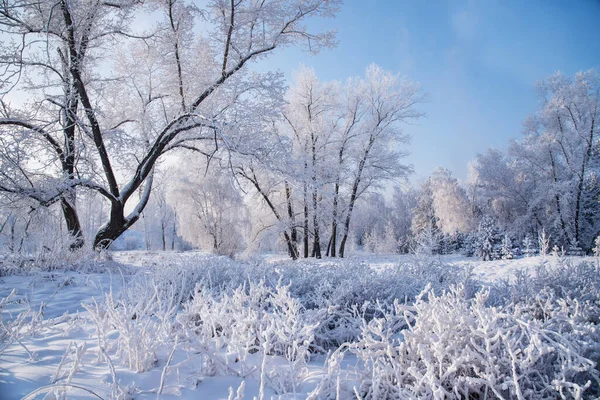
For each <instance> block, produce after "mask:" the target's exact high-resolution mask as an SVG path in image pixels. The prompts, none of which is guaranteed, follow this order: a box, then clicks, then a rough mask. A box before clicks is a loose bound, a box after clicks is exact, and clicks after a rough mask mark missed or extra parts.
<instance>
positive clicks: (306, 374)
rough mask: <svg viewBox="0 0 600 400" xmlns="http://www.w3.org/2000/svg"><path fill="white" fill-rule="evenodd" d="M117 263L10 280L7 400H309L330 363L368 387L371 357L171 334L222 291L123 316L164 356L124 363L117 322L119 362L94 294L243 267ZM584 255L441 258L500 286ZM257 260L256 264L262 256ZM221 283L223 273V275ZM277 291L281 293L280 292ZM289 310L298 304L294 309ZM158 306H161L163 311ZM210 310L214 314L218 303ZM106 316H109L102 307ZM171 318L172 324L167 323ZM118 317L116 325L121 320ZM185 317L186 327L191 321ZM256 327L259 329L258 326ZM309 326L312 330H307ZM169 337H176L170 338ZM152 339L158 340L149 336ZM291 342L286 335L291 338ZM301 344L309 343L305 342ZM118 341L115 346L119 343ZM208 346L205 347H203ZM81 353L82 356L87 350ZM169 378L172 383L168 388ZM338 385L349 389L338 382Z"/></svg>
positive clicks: (153, 255) (380, 259)
mask: <svg viewBox="0 0 600 400" xmlns="http://www.w3.org/2000/svg"><path fill="white" fill-rule="evenodd" d="M113 259H114V262H108V263H107V264H106V266H105V270H104V271H102V272H100V271H99V269H101V268H99V267H96V269H95V270H93V271H90V272H83V271H81V272H78V271H59V270H55V271H34V272H31V273H29V274H27V275H22V276H3V277H1V278H0V300H1V299H4V298H7V297H9V296H10V294H11V292H12V291H13V290H16V294H15V295H14V296H13V297H10V298H9V300H8V302H7V304H6V306H5V307H4V308H2V305H1V304H0V310H1V319H0V322H2V324H3V326H4V327H10V324H12V323H16V321H17V322H18V321H19V315H21V316H25V318H24V319H22V320H21V321H22V323H21V324H20V326H19V327H17V328H14V329H12V330H10V328H9V329H8V330H9V332H11V333H9V335H8V337H4V338H2V330H1V328H2V326H0V339H1V340H0V397H1V398H2V399H18V398H23V397H25V396H26V395H27V394H29V393H32V392H33V391H34V390H36V389H38V388H41V387H44V386H46V385H50V384H52V383H57V384H69V385H71V386H70V387H69V389H68V391H67V392H66V393H67V394H68V398H90V397H93V396H94V395H93V394H96V395H98V396H99V397H101V398H113V397H116V398H143V397H145V396H148V395H152V396H155V395H156V396H157V398H163V399H181V398H205V399H227V398H229V396H230V390H232V391H233V395H234V396H233V397H231V398H235V394H236V392H237V390H238V388H239V387H240V385H241V383H242V382H245V387H244V388H243V391H244V397H243V398H254V397H256V398H265V399H269V398H281V399H303V398H307V396H309V394H310V393H311V392H312V391H313V390H315V388H317V387H318V386H319V385H321V386H322V387H327V386H326V385H325V383H323V382H325V380H326V378H327V376H328V374H330V372H328V368H330V369H331V368H333V369H335V368H339V369H340V370H341V371H342V375H343V379H342V381H343V382H345V388H346V389H348V391H347V392H343V390H342V395H344V393H345V395H347V396H352V395H351V391H350V389H351V388H352V387H353V386H354V385H356V387H358V386H359V384H360V383H359V381H360V374H361V369H362V368H365V365H366V364H364V365H363V363H362V362H359V359H358V358H357V356H356V354H352V353H349V354H346V355H345V356H344V357H343V360H342V361H341V364H340V365H339V366H338V367H336V366H335V363H334V362H333V361H335V360H333V361H332V359H330V360H329V361H330V362H331V364H329V366H328V364H327V363H326V360H327V356H326V355H325V354H320V355H319V354H317V355H314V356H312V357H310V359H309V360H308V362H307V363H305V364H303V363H302V362H299V363H298V368H299V369H298V370H297V371H296V370H294V369H290V368H292V367H293V366H292V364H293V362H292V361H290V360H288V359H286V357H284V356H283V355H282V354H283V353H276V352H275V353H273V352H271V351H269V352H266V350H265V352H263V351H261V349H260V348H259V349H258V350H257V351H253V352H251V354H245V355H244V357H246V359H245V360H243V361H242V360H239V357H240V353H236V352H234V350H233V347H232V346H233V345H231V344H230V345H229V347H227V346H225V347H220V346H219V345H214V348H212V349H208V350H202V351H199V350H198V348H194V347H193V346H191V345H190V346H187V345H183V343H184V342H185V340H186V339H185V335H183V334H175V335H172V332H169V329H171V330H172V329H175V328H174V325H169V327H168V328H165V327H166V326H167V325H168V324H175V321H179V322H180V323H181V321H185V318H193V315H195V314H194V313H195V312H200V313H201V312H202V311H201V309H202V307H203V306H204V305H205V304H206V303H205V302H206V301H209V299H212V297H206V298H202V297H198V298H197V299H194V301H191V302H189V303H188V305H187V306H184V309H182V308H181V307H180V306H179V307H178V308H177V309H176V311H175V312H176V316H175V318H172V316H171V315H170V314H168V312H165V314H164V315H162V316H161V314H160V311H155V315H153V316H152V317H151V318H148V319H144V320H143V321H142V318H141V317H139V318H138V319H137V320H136V317H135V315H138V314H139V315H141V313H142V311H141V310H140V309H137V310H138V311H136V313H138V314H136V313H134V314H133V315H134V317H131V318H126V319H125V320H124V321H122V323H124V324H126V325H124V326H127V327H132V329H133V331H132V332H131V336H130V337H129V338H130V339H132V340H138V343H130V344H129V346H134V345H137V346H138V347H139V348H140V349H141V350H144V349H150V351H154V352H155V360H150V361H148V360H147V359H142V358H140V359H139V360H138V361H139V364H138V365H139V366H140V367H139V368H138V369H139V372H135V368H133V369H132V368H128V367H127V363H126V362H124V359H123V354H124V353H120V355H121V357H120V356H119V355H118V354H119V353H118V352H117V351H116V348H117V347H116V346H121V345H122V343H121V342H119V343H120V344H118V345H117V344H116V343H117V341H118V340H120V339H118V337H125V336H124V335H125V334H124V333H123V332H116V331H114V329H112V328H110V329H108V330H107V331H106V332H104V333H105V334H106V335H107V339H106V341H105V342H104V345H105V346H106V347H107V349H104V350H103V351H104V352H105V353H106V354H108V355H109V360H106V359H104V358H105V357H102V354H103V351H101V350H100V347H99V346H100V343H101V340H100V339H99V338H98V325H97V324H95V323H94V320H93V317H94V316H93V315H92V313H90V311H88V310H89V308H88V309H86V308H85V307H84V305H87V307H90V305H92V304H93V302H94V299H95V300H96V301H97V302H98V304H103V301H105V299H107V298H106V297H105V296H106V295H107V294H108V293H111V292H112V293H114V299H115V300H114V301H115V302H114V303H107V304H113V308H114V310H115V311H118V312H120V310H121V309H122V308H123V307H125V306H124V305H126V304H128V303H126V302H123V303H119V302H118V299H120V297H119V295H118V294H119V293H121V292H122V291H123V288H124V287H125V288H128V290H131V292H130V294H129V295H132V294H133V295H134V296H135V295H136V293H139V292H136V291H135V288H136V287H137V286H136V285H142V283H143V282H145V281H144V279H147V278H151V277H152V276H154V275H155V274H159V273H160V271H161V268H166V267H165V266H167V265H171V266H172V265H177V264H181V265H184V264H186V263H190V262H191V263H198V262H200V263H202V262H204V263H207V265H213V266H217V267H218V266H219V265H223V266H224V267H223V268H226V266H227V265H235V264H236V263H241V262H236V261H231V260H230V259H227V258H225V257H215V256H209V255H204V254H201V253H198V252H189V253H171V252H141V251H138V252H117V253H115V254H114V255H113ZM583 260H587V261H590V260H592V261H593V260H594V259H591V258H587V259H586V258H584V257H577V258H570V259H569V260H565V259H564V258H563V259H559V258H558V257H553V256H547V257H531V258H519V259H513V260H497V261H489V262H481V261H479V260H476V259H471V258H466V257H463V256H459V255H447V256H439V257H437V261H438V262H440V263H442V264H444V265H459V266H463V267H471V268H472V274H473V276H474V277H476V278H478V279H480V280H483V281H487V282H492V283H493V282H494V281H498V280H514V277H515V273H516V272H517V271H525V272H527V273H528V274H530V275H533V274H535V271H536V268H537V266H539V265H541V264H544V265H547V266H553V265H557V264H558V263H559V262H562V263H565V262H570V263H577V262H579V261H583ZM256 261H257V260H254V262H256ZM421 261H422V260H421ZM258 262H260V263H261V264H265V265H274V264H277V265H278V264H280V263H282V267H281V268H287V267H289V265H292V268H293V265H294V264H293V263H291V262H287V261H284V260H283V259H282V257H281V256H280V255H276V254H268V255H263V256H261V257H260V259H259V260H258ZM286 262H287V263H286ZM348 262H350V263H358V264H360V265H369V266H370V267H371V268H373V269H374V270H379V271H385V270H387V269H392V268H393V266H394V265H398V264H401V263H418V262H420V261H419V260H418V259H416V258H415V256H410V255H393V254H390V255H372V254H359V255H356V256H353V257H351V259H350V260H349V261H348ZM310 263H312V264H316V265H317V266H319V265H320V267H321V268H327V267H331V268H337V267H338V266H339V265H340V261H338V260H321V261H316V260H313V261H310ZM186 265H187V264H186ZM217 267H215V268H217ZM248 273H250V272H248ZM190 277H191V275H190V276H188V277H187V278H186V277H185V276H183V278H182V279H183V280H185V279H188V278H190ZM190 279H191V278H190ZM215 279H218V278H217V277H215ZM184 283H185V282H184ZM283 283H285V282H283ZM140 287H144V286H140ZM155 287H156V286H155ZM248 290H250V293H252V290H256V291H257V292H256V293H259V294H260V293H262V295H261V296H267V297H266V298H268V296H274V297H273V298H272V300H269V301H273V302H279V303H277V304H280V305H281V304H283V305H281V306H280V307H281V308H280V309H281V310H282V311H280V314H273V315H275V316H280V317H281V319H279V320H278V319H277V318H275V319H273V320H272V323H273V324H283V325H282V326H284V328H280V329H287V330H286V332H297V333H290V335H292V334H293V335H300V336H297V337H298V338H300V337H301V336H302V333H301V332H300V331H294V329H300V328H298V327H296V326H295V325H294V323H295V322H298V316H297V315H296V316H294V315H293V313H292V314H290V313H291V311H289V310H290V309H289V307H293V304H294V303H293V301H294V299H292V298H286V297H285V293H283V294H281V293H279V292H277V293H278V294H274V293H275V292H269V291H268V289H265V288H262V287H261V286H260V284H258V286H255V287H254V289H253V286H252V284H251V287H250V288H249V289H248ZM261 291H262V292H261ZM157 293H158V292H157ZM240 293H242V292H240ZM265 293H266V294H265ZM269 293H272V294H269ZM173 296H175V294H173ZM197 296H200V293H197ZM257 296H258V295H257ZM275 296H278V297H277V298H275ZM281 296H284V297H281ZM213 297H214V296H213ZM202 299H204V300H202ZM225 299H234V300H235V295H233V297H224V298H223V300H222V302H221V303H218V299H217V298H215V299H214V301H215V303H214V304H213V306H214V307H217V306H218V307H225V308H227V307H229V309H228V310H230V311H227V313H235V312H237V311H236V308H235V307H236V303H235V301H234V300H230V303H225ZM282 299H283V300H282ZM286 299H287V300H286ZM129 300H130V302H131V304H132V307H133V304H135V301H136V299H134V298H131V299H129ZM228 301H229V300H228ZM248 301H250V302H252V301H254V300H253V299H251V298H249V299H248ZM256 301H258V300H256ZM265 301H267V300H265ZM289 301H292V303H289ZM203 302H204V303H203ZM281 302H283V303H281ZM285 302H288V303H285ZM240 304H246V305H247V304H248V303H244V302H243V301H242V303H240ZM273 304H275V303H273ZM194 307H196V308H194ZM198 307H200V308H198ZM244 307H245V306H244ZM248 307H249V308H248V310H243V312H244V313H246V311H248V312H251V311H252V307H251V306H248ZM167 308H168V307H167ZM242 308H243V307H242ZM276 308H277V307H276ZM286 308H288V309H287V310H285V309H286ZM214 309H215V310H216V309H217V308H214ZM156 310H160V307H158V308H157V309H156ZM195 310H200V311H195ZM110 311H111V310H110V309H105V311H103V312H105V313H109V312H110ZM238 311H239V310H238ZM210 312H211V313H212V312H213V311H212V309H211V311H210ZM98 315H104V314H102V313H99V314H98ZM124 315H126V316H129V315H131V314H126V313H124ZM186 315H187V317H186ZM199 315H201V314H199ZM223 315H227V314H223ZM240 315H242V314H240ZM244 315H246V314H244ZM273 315H272V314H265V315H264V316H263V317H259V318H258V319H254V320H252V319H251V318H250V317H248V318H249V319H248V321H250V322H249V323H251V324H256V323H259V324H260V323H261V318H262V321H263V322H264V321H266V320H267V319H268V318H271V317H272V316H273ZM290 315H291V317H290ZM267 317H268V318H267ZM265 318H267V319H265ZM286 318H287V319H286ZM165 321H167V322H166V323H165ZM257 321H258V322H257ZM269 321H271V320H269ZM113 323H116V322H114V321H113ZM183 323H184V324H185V322H183ZM143 324H145V325H143ZM286 324H287V325H286ZM290 324H292V325H290ZM267 325H268V324H267ZM249 326H253V325H249ZM261 326H262V325H261ZM269 326H270V325H269ZM269 326H266V327H265V326H263V328H264V329H265V332H272V333H273V334H277V331H276V329H275V328H273V329H271V328H270V327H269ZM144 327H146V328H148V329H151V330H152V329H154V330H153V331H150V332H149V335H148V336H144V334H145V333H144V331H143V329H144ZM263 328H261V329H263ZM199 329H201V327H200V328H199ZM227 329H229V327H227V326H223V333H222V335H223V336H222V338H223V339H222V340H223V341H224V343H225V342H226V341H227V340H232V342H231V343H233V342H234V339H231V338H227V339H226V338H225V337H226V333H225V332H226V331H227ZM248 329H250V330H252V329H254V328H252V327H251V328H248ZM257 329H258V328H257ZM269 329H271V331H269ZM302 329H308V328H305V327H304V328H302ZM298 332H300V333H298ZM307 332H308V333H306V334H310V332H313V331H311V330H310V329H309V331H307ZM146 333H148V332H146ZM136 335H138V336H136ZM169 335H172V336H169ZM259 336H260V335H259ZM166 337H169V338H170V339H169V340H167V339H165V338H166ZM265 337H266V336H265ZM136 338H137V339H136ZM173 338H175V340H173ZM146 340H148V342H145V341H146ZM240 340H241V339H240ZM269 340H272V339H268V340H267V342H266V343H270V342H269ZM281 340H284V341H285V338H284V339H281ZM298 340H300V342H301V339H298ZM110 343H112V345H111V344H110ZM239 343H242V342H239ZM252 345H253V344H252ZM111 346H112V349H109V348H110V347H111ZM144 346H146V347H144ZM152 346H154V347H152ZM263 346H266V344H265V343H263ZM290 346H291V347H290V349H295V350H294V351H301V348H302V346H300V345H298V343H295V344H293V345H290ZM296 346H300V347H296ZM273 348H275V347H273ZM26 349H27V350H26ZM141 350H140V351H141ZM203 351H205V353H202V352H203ZM211 351H213V352H214V353H211V354H212V357H214V359H215V360H217V361H216V364H215V365H213V367H212V372H211V368H207V366H206V360H207V354H208V353H206V352H211ZM286 351H288V350H286ZM365 351H366V350H365ZM78 352H79V353H80V354H79V355H77V353H78ZM171 353H172V354H171ZM267 354H268V355H267ZM330 354H331V353H330ZM137 356H139V355H137ZM140 360H141V361H140ZM219 360H221V361H223V362H224V364H223V365H220V364H218V363H219V362H220V361H219ZM263 361H264V363H265V366H266V367H265V372H264V373H265V374H266V375H268V376H270V378H269V379H271V381H269V382H270V384H269V383H267V384H265V387H264V388H262V389H261V381H262V379H261V374H262V372H260V371H261V363H262V362H263ZM148 362H149V364H148ZM111 363H112V364H113V366H114V373H115V375H114V376H113V375H112V373H111V366H110V365H109V364H111ZM167 363H168V365H167ZM242 364H243V365H242ZM148 365H149V367H148ZM224 368H229V369H230V370H231V371H230V373H227V372H226V371H227V369H224ZM223 371H225V372H223ZM240 371H241V373H240ZM243 371H246V372H243ZM248 371H250V372H248ZM252 371H253V372H252ZM290 371H292V372H290ZM293 371H296V372H293ZM286 373H290V374H292V375H293V374H295V375H293V376H295V378H294V379H296V378H297V381H296V382H295V384H296V386H295V388H294V389H293V390H287V392H286V390H283V391H282V390H279V391H278V390H276V389H275V388H277V385H278V383H277V382H278V381H277V379H279V378H278V376H279V375H278V374H283V375H281V376H284V377H285V376H286V375H285V374H286ZM269 374H270V375H269ZM236 375H238V376H236ZM292 375H290V376H292ZM244 376H245V378H244ZM114 377H116V379H117V383H118V385H115V382H114V381H113V379H114ZM163 377H164V382H163V383H162V384H161V381H162V379H163ZM274 382H275V383H274ZM281 382H283V381H281ZM323 385H325V386H323ZM161 386H162V387H163V389H162V393H161V394H160V395H157V394H156V392H157V391H159V389H160V387H161ZM57 387H58V386H55V387H54V388H52V389H49V393H50V394H49V395H47V396H46V397H43V396H44V395H45V394H46V391H44V393H41V394H40V395H39V396H37V397H36V398H47V399H51V398H60V396H61V393H63V392H61V391H60V390H58V391H57V390H56V388H57ZM349 388H350V389H349ZM342 389H343V388H342ZM332 390H333V389H332ZM337 390H341V389H340V388H339V387H338V388H337ZM278 392H279V393H278ZM283 392H286V393H283ZM92 393H93V394H92ZM53 396H55V397H53ZM342 397H343V396H342Z"/></svg>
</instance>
